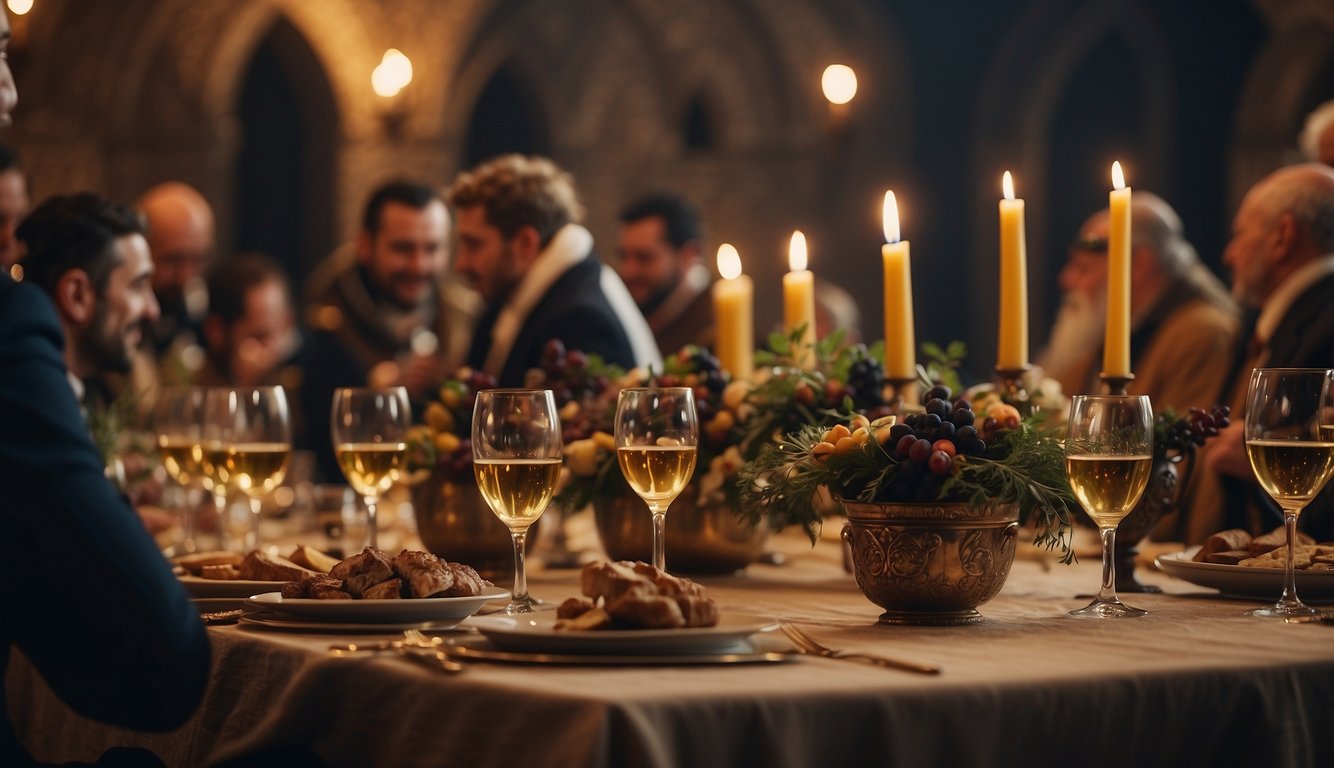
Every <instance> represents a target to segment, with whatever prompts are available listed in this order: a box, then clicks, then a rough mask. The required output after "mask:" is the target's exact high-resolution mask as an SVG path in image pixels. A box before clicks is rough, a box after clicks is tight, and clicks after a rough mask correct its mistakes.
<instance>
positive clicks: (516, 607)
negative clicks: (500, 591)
mask: <svg viewBox="0 0 1334 768" xmlns="http://www.w3.org/2000/svg"><path fill="white" fill-rule="evenodd" d="M534 602H536V601H534V600H526V601H524V602H521V603H519V602H512V603H510V604H509V605H507V606H505V613H508V614H510V615H511V616H512V615H514V614H516V613H534V612H535V611H534V609H533V603H534Z"/></svg>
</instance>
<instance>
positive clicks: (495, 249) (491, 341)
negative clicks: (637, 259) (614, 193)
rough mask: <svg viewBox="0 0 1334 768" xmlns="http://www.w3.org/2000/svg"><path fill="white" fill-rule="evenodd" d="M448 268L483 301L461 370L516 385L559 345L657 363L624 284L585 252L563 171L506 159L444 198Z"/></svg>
mask: <svg viewBox="0 0 1334 768" xmlns="http://www.w3.org/2000/svg"><path fill="white" fill-rule="evenodd" d="M449 202H450V204H451V205H452V206H453V207H454V210H455V216H456V228H457V229H458V238H459V248H458V254H457V255H456V257H455V268H456V269H457V270H458V272H459V273H460V274H461V275H463V276H464V277H465V278H467V279H468V281H469V282H471V284H472V287H473V288H474V289H475V290H476V291H477V292H478V293H479V294H480V295H481V296H482V299H483V300H484V301H485V302H486V308H485V309H484V310H483V312H482V316H481V318H480V319H479V320H478V323H477V327H476V330H475V331H474V333H473V340H472V345H471V347H470V349H469V352H468V364H469V365H470V366H472V367H473V368H475V369H477V370H481V371H484V372H486V373H489V374H491V375H492V376H495V377H496V379H497V380H498V382H499V383H500V386H502V387H506V386H508V387H514V386H522V385H523V384H524V381H525V377H526V374H527V371H528V370H529V369H531V368H537V367H540V366H541V363H542V353H543V349H544V348H545V347H546V345H547V343H548V342H549V341H551V340H553V339H554V340H559V341H561V342H563V343H564V345H565V347H566V348H567V349H570V350H580V351H582V352H585V353H588V354H590V355H598V356H599V357H601V358H602V359H603V360H604V361H606V362H608V363H613V364H615V365H619V366H622V367H626V368H630V367H634V366H648V365H653V366H660V365H661V361H662V358H661V355H660V354H659V353H658V346H657V343H656V342H655V341H654V339H653V332H652V331H651V330H650V329H649V326H648V323H647V322H646V321H645V320H644V316H643V314H641V313H640V311H639V307H638V306H636V305H635V301H634V299H633V298H632V297H631V296H630V292H629V291H627V290H626V288H625V284H624V283H623V282H621V279H620V277H618V276H617V274H616V272H615V271H614V270H612V269H611V268H610V267H607V266H605V265H604V264H602V262H600V261H599V260H598V258H597V255H596V254H595V253H594V252H593V236H592V234H590V233H589V231H588V230H587V229H585V228H584V227H583V226H581V225H580V223H579V222H580V221H581V220H582V218H583V207H582V206H581V205H580V203H579V200H578V196H577V194H576V193H575V190H574V184H573V182H572V181H571V179H570V176H569V174H568V173H566V172H565V171H563V170H562V169H561V168H560V167H559V166H557V165H556V164H555V163H554V162H552V161H551V160H549V159H547V158H545V157H536V156H534V157H526V156H522V155H504V156H501V157H498V158H496V159H494V160H491V161H489V162H486V163H484V164H482V165H480V166H478V167H477V168H475V169H473V170H471V171H466V172H464V173H463V174H461V175H460V176H459V178H458V179H457V180H456V181H455V182H454V185H453V187H452V188H451V189H450V191H449Z"/></svg>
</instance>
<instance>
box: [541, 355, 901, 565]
mask: <svg viewBox="0 0 1334 768" xmlns="http://www.w3.org/2000/svg"><path fill="white" fill-rule="evenodd" d="M792 343H793V342H792V340H791V339H788V338H786V337H783V336H781V335H775V337H773V338H772V339H771V341H770V344H771V350H769V351H763V352H761V353H760V354H759V355H757V363H758V364H759V366H758V371H757V375H756V377H755V379H754V380H751V381H732V380H730V378H729V376H728V374H727V372H726V371H723V370H722V369H721V366H720V364H719V362H718V359H717V358H716V357H714V356H713V355H712V354H711V353H709V352H708V351H707V350H705V349H703V348H701V347H697V346H693V345H690V346H687V347H685V348H683V349H681V350H680V351H678V352H676V353H674V354H671V355H668V356H667V357H666V359H665V360H664V365H663V368H662V370H660V371H638V372H631V373H630V374H628V375H627V376H626V377H625V378H624V379H622V380H621V382H620V383H621V384H622V385H624V386H669V387H670V386H687V387H692V388H693V389H694V391H695V392H694V393H695V407H696V410H697V413H698V416H699V425H700V436H699V449H698V450H699V455H698V460H697V461H696V464H695V472H694V476H693V477H692V480H691V484H690V485H688V486H687V487H686V490H685V492H683V494H682V495H681V496H680V497H678V501H677V503H675V504H674V505H673V511H672V512H670V513H669V514H668V537H669V539H671V537H672V536H673V534H674V532H677V535H679V536H682V537H685V536H688V535H693V534H689V533H687V531H689V530H690V528H691V527H692V526H695V525H696V524H698V527H699V528H701V532H699V533H700V536H699V537H697V538H696V540H692V541H688V542H684V544H685V546H687V547H691V548H693V549H695V550H697V551H696V553H695V554H698V555H699V557H692V556H691V555H690V554H687V555H686V556H685V557H684V558H678V559H677V560H676V562H677V563H681V564H683V565H684V567H685V568H686V569H688V570H697V571H711V570H734V569H736V568H739V567H743V566H745V565H746V564H748V563H749V562H750V561H751V560H753V559H754V557H757V556H758V555H759V554H760V551H761V548H760V545H761V544H762V542H763V536H764V534H765V532H766V531H767V530H768V526H767V525H755V526H752V525H751V524H750V522H749V521H747V520H744V519H741V518H738V517H737V516H736V514H735V510H736V508H737V505H738V504H739V501H740V493H741V492H740V488H739V486H738V478H739V476H740V472H741V471H742V468H743V467H744V466H745V464H746V463H747V462H749V461H751V460H753V459H755V458H756V457H757V456H758V455H759V454H760V452H761V451H762V450H763V448H764V446H765V445H768V444H770V443H771V442H772V441H773V440H775V439H777V438H779V437H781V436H782V435H784V434H786V433H788V432H790V431H792V430H795V429H798V428H800V427H801V426H803V425H808V424H825V425H829V424H833V423H836V422H837V421H840V420H842V419H845V418H846V417H847V415H848V414H849V413H851V412H852V411H853V410H854V409H856V408H858V407H864V408H867V409H870V410H872V411H873V412H876V411H878V410H883V409H884V399H883V396H882V392H881V390H882V388H883V386H884V374H883V366H882V365H881V363H880V362H879V360H878V357H877V355H876V354H875V352H874V350H870V349H867V348H866V347H865V346H861V345H847V344H844V343H843V334H842V333H836V334H831V335H830V336H829V337H828V338H826V339H824V340H821V341H820V342H818V343H817V344H816V356H815V357H816V365H815V366H814V367H813V368H812V369H809V370H805V369H801V368H799V367H797V366H796V365H795V361H794V356H793V349H792ZM608 395H609V397H608V399H607V403H606V405H605V406H604V407H603V408H602V409H601V410H600V412H599V413H600V414H601V416H602V418H603V419H604V421H602V422H601V423H600V424H598V425H597V426H596V427H594V429H593V432H592V434H591V435H589V436H588V437H587V438H585V439H582V440H575V441H574V442H573V443H571V444H570V445H569V446H568V448H567V451H566V466H567V467H568V468H569V470H570V477H569V481H568V482H567V483H566V484H565V485H564V486H563V488H562V489H561V490H560V491H559V492H558V493H557V496H556V502H557V503H558V504H561V505H563V506H564V507H566V508H567V509H579V508H582V507H583V506H584V505H586V504H589V503H590V502H591V503H593V504H594V508H595V510H597V511H598V512H599V521H598V522H599V531H600V533H602V534H603V544H604V546H606V547H607V548H608V550H609V551H611V550H617V551H622V552H623V551H625V549H624V548H623V542H622V541H620V540H621V539H627V538H630V537H631V535H633V537H634V538H636V540H637V539H638V537H639V534H640V533H641V532H640V531H638V530H637V529H638V528H639V527H640V526H639V525H638V524H637V523H640V522H645V521H647V520H648V519H649V517H648V515H647V513H646V512H644V510H643V509H642V502H640V501H639V500H638V499H637V498H636V497H634V496H633V493H632V491H631V490H630V488H629V485H628V484H627V483H626V482H625V479H624V477H623V476H622V475H621V472H620V469H619V467H618V466H617V463H616V455H615V451H616V445H615V439H614V438H613V437H612V435H611V434H610V432H611V423H612V415H613V414H614V411H615V402H614V401H615V398H614V395H613V393H612V392H610V391H609V392H608ZM618 499H628V500H631V501H629V502H628V503H627V509H626V514H627V515H634V519H633V520H632V521H630V522H625V521H621V522H618V523H616V524H611V523H608V522H606V521H604V520H603V519H602V516H601V515H602V514H603V513H604V512H605V513H608V514H610V513H611V511H610V510H608V509H607V507H608V503H607V502H608V501H609V500H618ZM687 516H691V517H689V518H687ZM641 518H642V520H641ZM683 518H685V519H683ZM674 526H681V527H674ZM631 529H636V530H633V531H632V530H631ZM719 531H724V533H721V534H720V533H719ZM627 532H628V533H627ZM708 536H714V537H717V538H729V537H730V539H731V540H730V541H728V542H721V543H720V542H716V541H715V542H708V541H703V540H701V538H704V537H708ZM612 539H617V540H616V541H613V540H612ZM711 544H717V545H718V546H717V547H715V549H716V550H722V549H726V550H727V553H726V554H722V553H720V552H719V551H714V552H712V553H704V552H703V550H705V549H707V548H708V547H710V546H711ZM669 549H672V551H673V552H675V553H678V554H680V553H681V551H682V550H681V549H680V547H679V546H677V545H671V546H669Z"/></svg>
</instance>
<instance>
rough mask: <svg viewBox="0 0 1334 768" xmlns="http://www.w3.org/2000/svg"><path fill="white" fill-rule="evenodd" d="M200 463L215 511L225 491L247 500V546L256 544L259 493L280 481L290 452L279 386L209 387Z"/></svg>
mask: <svg viewBox="0 0 1334 768" xmlns="http://www.w3.org/2000/svg"><path fill="white" fill-rule="evenodd" d="M204 403H205V404H204V429H203V437H204V441H203V465H204V472H205V476H206V477H207V478H209V482H210V484H211V485H212V486H213V493H214V499H215V501H216V503H217V505H218V512H219V514H220V515H225V514H226V511H227V492H228V491H230V490H240V491H241V492H243V493H245V495H246V496H247V498H248V499H249V501H250V521H251V523H250V534H249V537H248V538H249V540H248V541H247V542H246V544H245V548H246V549H257V548H258V547H259V513H260V499H261V498H262V497H263V496H264V495H265V494H267V493H270V492H272V491H273V489H274V488H277V487H278V486H279V485H280V484H282V481H283V477H284V476H285V475H286V474H287V461H288V458H289V457H290V456H291V453H292V425H291V421H290V419H289V417H288V411H287V393H286V392H284V391H283V388H282V387H249V388H235V389H229V388H225V387H219V388H216V389H210V390H209V391H208V394H207V396H206V397H205V401H204Z"/></svg>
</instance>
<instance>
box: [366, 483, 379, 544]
mask: <svg viewBox="0 0 1334 768" xmlns="http://www.w3.org/2000/svg"><path fill="white" fill-rule="evenodd" d="M364 498H365V499H366V527H367V528H369V529H370V540H371V541H370V546H371V547H373V548H377V549H378V548H379V546H380V536H379V533H380V531H379V526H378V525H376V521H375V515H376V513H377V512H378V510H377V509H376V503H375V502H376V499H375V497H374V496H366V497H364Z"/></svg>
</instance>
